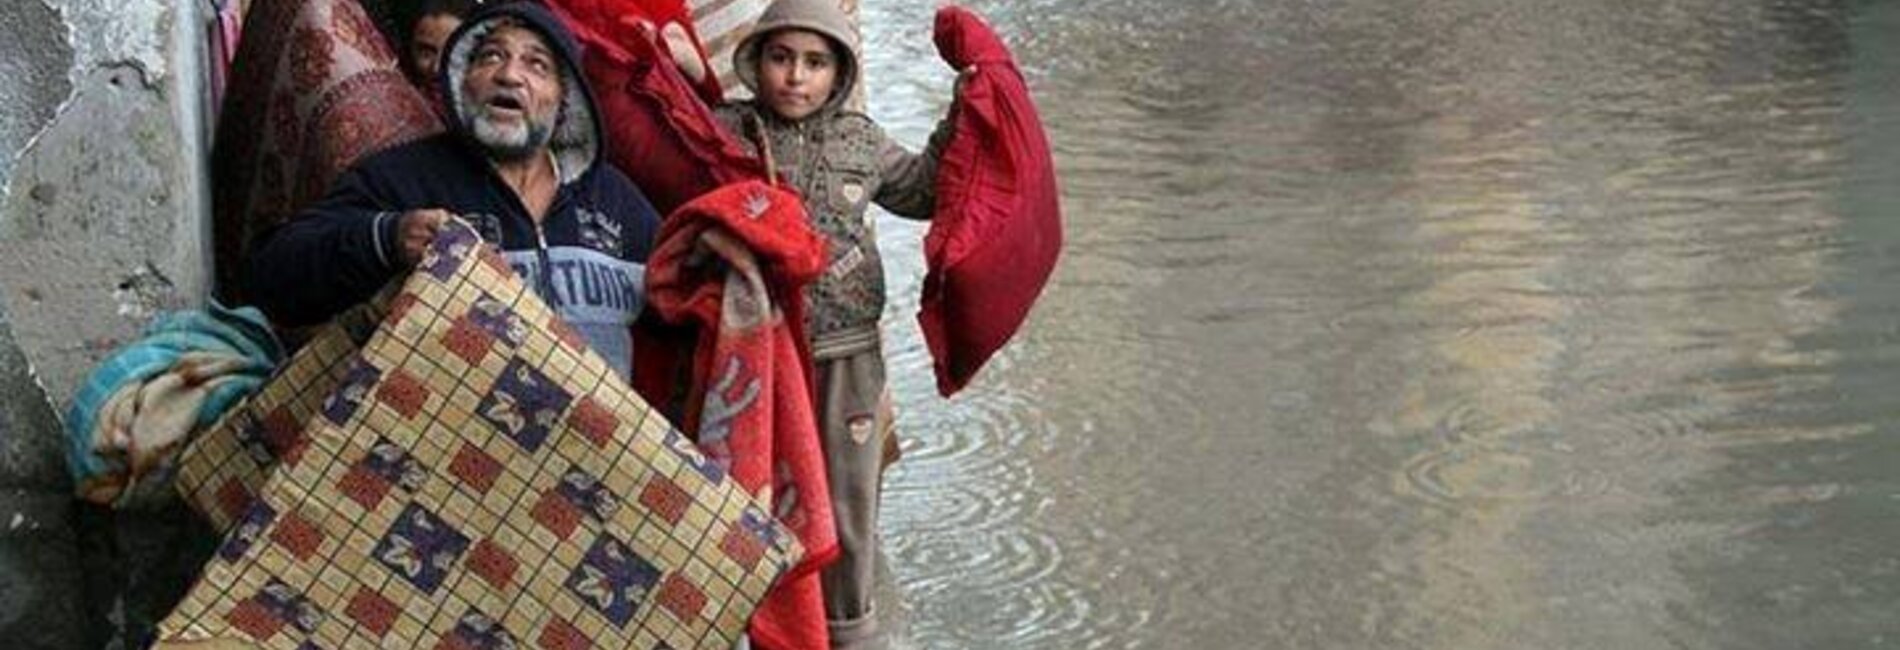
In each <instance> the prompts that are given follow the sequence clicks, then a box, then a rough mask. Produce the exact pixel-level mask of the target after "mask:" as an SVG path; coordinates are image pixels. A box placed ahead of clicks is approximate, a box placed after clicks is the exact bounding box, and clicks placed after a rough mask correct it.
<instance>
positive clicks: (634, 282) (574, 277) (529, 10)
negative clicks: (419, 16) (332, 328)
mask: <svg viewBox="0 0 1900 650" xmlns="http://www.w3.org/2000/svg"><path fill="white" fill-rule="evenodd" d="M503 15H507V16H513V17H515V18H519V19H523V20H525V21H527V22H528V23H529V24H530V25H531V26H532V27H535V28H536V29H538V31H541V32H542V34H543V36H544V37H546V38H547V39H548V40H549V41H550V42H552V43H554V45H555V46H554V48H553V49H554V50H556V53H557V55H559V56H560V57H561V59H562V62H563V64H564V65H563V72H564V74H565V75H566V79H565V82H566V85H565V88H567V89H568V92H567V93H566V97H565V98H564V106H563V109H562V117H561V121H560V123H559V124H558V125H557V126H556V128H555V134H554V138H553V140H552V144H551V149H552V151H553V153H554V157H555V160H556V161H557V162H558V164H557V167H559V168H560V176H561V180H562V183H561V185H560V188H559V189H558V190H557V192H556V194H555V197H554V202H553V203H552V204H551V206H550V207H549V209H548V212H547V214H546V215H545V217H544V219H543V220H542V223H541V226H540V228H539V229H538V230H537V228H536V227H535V223H534V220H533V218H532V217H531V216H530V215H529V213H528V211H527V208H526V207H525V206H523V205H522V203H521V201H520V199H519V198H518V197H516V195H515V194H514V192H513V190H511V189H510V188H509V187H508V186H507V184H505V183H504V182H503V181H502V180H501V177H500V176H499V175H497V174H496V172H495V170H494V168H493V166H492V165H491V164H490V163H489V162H488V158H487V156H486V154H485V153H484V152H483V150H482V149H481V147H480V145H478V144H476V143H475V142H474V141H473V140H472V138H470V137H468V136H466V135H464V134H463V132H462V129H460V128H459V126H458V128H456V129H455V130H454V131H453V132H451V133H447V134H442V135H438V136H435V137H431V138H427V139H424V140H420V141H417V142H413V143H410V144H406V145H401V146H398V147H395V148H392V149H389V150H386V151H383V152H381V153H378V154H375V155H373V156H369V157H367V158H364V159H363V160H361V161H359V162H358V163H357V164H355V165H353V166H351V167H350V169H349V170H347V171H346V172H344V173H343V174H342V175H341V176H339V177H338V179H337V181H336V183H335V185H333V186H332V187H331V189H330V191H329V194H328V195H326V196H325V197H324V198H323V199H322V200H320V201H318V202H317V203H316V204H315V205H313V206H311V207H310V208H308V209H306V210H304V211H303V212H302V213H300V214H299V215H298V216H297V217H296V218H295V219H292V220H291V221H290V222H288V223H286V224H285V225H283V226H281V227H279V228H278V229H276V230H274V231H272V232H271V233H269V234H267V235H265V237H264V239H263V240H262V241H261V242H259V245H257V246H255V247H253V249H252V253H251V255H250V258H249V260H248V262H247V268H246V270H245V271H246V272H245V294H246V295H247V296H249V297H250V298H251V299H252V300H253V301H254V302H255V303H256V304H257V306H258V307H260V308H262V309H263V310H264V312H265V313H267V314H269V315H270V317H271V318H272V320H274V321H276V322H277V323H279V324H282V325H293V326H297V325H309V324H315V323H320V322H323V321H325V320H328V319H329V318H331V317H333V316H335V315H336V314H338V313H341V312H342V311H343V310H345V309H347V308H349V307H350V306H352V305H354V304H356V303H359V302H362V301H364V300H366V299H368V298H369V297H370V296H371V295H373V294H374V293H375V292H376V291H377V290H378V289H379V288H381V287H382V286H383V285H385V284H388V283H389V282H390V281H391V280H392V279H394V278H396V277H397V276H399V275H400V274H402V273H405V272H406V269H404V268H402V267H401V265H400V263H399V262H398V261H397V260H398V259H399V258H398V243H397V236H396V232H397V223H398V222H399V221H400V216H401V214H402V213H403V212H404V211H407V210H414V209H426V208H440V209H444V210H447V211H449V212H451V213H454V214H456V215H459V216H461V217H462V218H463V219H464V220H466V221H468V222H469V223H471V224H473V225H474V226H475V228H476V230H477V231H479V232H481V234H482V238H483V239H484V240H485V241H487V242H489V243H491V244H496V245H498V246H499V248H500V249H501V250H502V254H503V256H504V257H506V258H507V259H508V261H509V263H510V264H511V265H512V266H513V267H514V268H515V271H516V272H518V273H520V274H521V275H522V276H523V277H524V278H526V279H528V280H529V282H530V283H531V285H532V286H534V287H535V288H536V291H537V293H539V294H540V295H541V297H542V298H543V299H544V300H546V301H547V302H548V303H549V304H550V305H551V306H553V307H554V309H555V311H556V312H557V313H559V314H561V316H562V317H563V318H565V319H566V320H567V321H568V322H569V323H570V324H572V325H573V326H574V327H575V329H577V330H579V331H580V332H581V334H582V335H584V336H585V337H586V338H587V339H588V342H589V343H590V344H591V345H593V347H594V348H595V350H596V351H597V352H600V353H601V355H602V356H604V357H606V358H607V360H608V361H609V362H610V363H611V365H613V366H614V367H615V368H616V370H618V371H620V373H621V374H622V376H625V375H626V374H627V367H628V364H629V362H630V361H631V359H632V348H631V346H632V343H631V339H630V338H629V335H628V327H629V326H630V325H631V324H632V322H633V320H634V319H635V318H636V317H638V316H639V314H640V311H641V308H642V306H643V304H644V295H643V294H644V291H643V283H644V280H645V272H646V267H645V262H646V259H647V255H648V253H649V252H650V251H651V249H652V246H653V242H654V237H655V235H656V234H657V231H658V229H659V215H658V214H656V213H655V212H654V209H653V206H652V204H651V203H649V202H648V201H647V199H646V197H645V196H644V195H642V194H641V193H640V190H639V188H637V187H635V186H634V184H633V182H632V181H630V180H628V179H627V177H626V176H625V175H623V174H621V173H620V171H619V170H617V169H614V168H613V167H612V166H609V165H606V164H604V163H603V162H602V161H601V156H600V151H601V147H602V142H601V137H602V132H601V129H600V128H599V125H598V123H597V120H596V118H595V115H596V111H594V110H593V100H592V96H591V94H590V92H589V91H588V89H587V87H586V86H585V82H584V80H583V79H582V77H581V75H580V74H579V73H578V67H577V65H576V64H575V62H576V61H577V60H578V58H577V55H576V52H575V49H574V45H573V41H572V39H571V38H569V37H568V36H567V34H566V33H565V31H561V27H560V26H559V24H558V23H555V22H554V20H553V18H552V17H551V16H548V15H547V14H546V12H545V10H543V9H541V8H540V7H539V6H536V5H533V4H532V3H506V4H503V5H499V6H491V7H489V8H488V9H487V10H484V11H482V12H478V13H477V14H476V15H475V16H473V17H471V18H470V20H469V21H468V22H467V23H466V24H464V25H463V27H462V28H461V30H460V31H458V32H456V34H455V35H454V36H451V37H450V39H449V43H448V45H447V48H446V50H447V51H446V53H445V57H447V58H446V59H445V61H446V63H447V65H444V66H443V67H444V68H445V69H444V75H443V77H444V78H443V81H444V83H445V84H446V85H447V86H448V87H449V88H451V89H452V90H453V91H454V92H450V93H445V96H447V97H451V98H453V100H452V101H451V105H450V109H451V112H452V113H453V114H455V115H457V116H459V115H460V114H461V112H462V108H463V107H462V102H461V101H460V100H461V98H460V94H461V93H460V92H459V84H457V83H453V82H450V81H449V80H450V79H459V78H460V77H461V71H462V70H463V69H464V68H465V66H466V63H467V55H468V53H469V52H470V51H471V50H472V49H473V47H474V45H475V44H477V43H478V42H479V40H480V37H481V36H482V35H483V34H485V33H486V32H487V31H488V29H491V28H492V25H490V21H492V20H493V19H494V18H497V17H500V16H503ZM459 121H460V120H459V117H458V118H457V122H458V125H459Z"/></svg>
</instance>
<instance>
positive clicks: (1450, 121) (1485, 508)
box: [863, 0, 1900, 650]
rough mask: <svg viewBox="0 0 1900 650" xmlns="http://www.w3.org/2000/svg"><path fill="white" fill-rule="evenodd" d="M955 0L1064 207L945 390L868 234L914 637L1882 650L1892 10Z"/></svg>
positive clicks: (941, 642)
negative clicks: (975, 355) (1020, 76)
mask: <svg viewBox="0 0 1900 650" xmlns="http://www.w3.org/2000/svg"><path fill="white" fill-rule="evenodd" d="M970 4H971V6H973V7H974V8H976V9H978V10H979V11H981V12H984V13H985V14H986V15H988V16H989V17H990V19H991V20H992V21H993V22H994V23H995V24H996V25H997V27H998V28H999V30H1000V31H1002V32H1003V33H1004V34H1005V36H1006V37H1007V38H1008V39H1009V41H1010V42H1011V43H1012V44H1013V46H1014V47H1015V48H1016V52H1017V55H1018V57H1019V58H1020V59H1021V60H1022V61H1023V62H1024V64H1025V69H1026V70H1025V72H1026V75H1027V77H1028V78H1029V81H1030V84H1031V87H1032V90H1033V91H1034V93H1035V96H1036V99H1037V100H1038V102H1039V105H1040V107H1041V110H1042V112H1043V117H1044V119H1045V120H1046V122H1047V125H1048V129H1049V133H1050V137H1051V140H1052V141H1053V143H1054V146H1055V148H1056V159H1057V163H1058V166H1059V169H1060V177H1061V183H1062V199H1063V207H1064V216H1065V219H1066V226H1067V232H1068V237H1069V239H1068V244H1067V248H1066V249H1065V251H1064V257H1063V259H1062V263H1061V265H1060V267H1059V269H1058V270H1057V272H1056V275H1055V277H1054V279H1053V281H1052V283H1051V285H1050V287H1049V289H1048V290H1047V292H1046V294H1045V295H1044V298H1043V299H1042V302H1041V303H1040V304H1039V305H1038V307H1037V309H1036V312H1035V314H1034V315H1033V317H1032V319H1031V321H1030V323H1029V324H1028V325H1027V327H1026V328H1025V330H1024V331H1023V332H1022V333H1021V334H1019V336H1018V338H1017V340H1016V341H1015V342H1014V343H1013V344H1012V345H1011V347H1010V348H1008V349H1007V350H1006V352H1005V353H1004V354H1003V355H1001V356H1000V357H999V358H998V359H997V360H996V361H994V362H992V365H991V366H990V367H989V368H987V369H985V371H984V373H983V374H982V375H980V376H979V378H978V380H977V382H976V383H975V385H974V386H973V387H972V388H971V389H969V390H968V391H967V392H965V393H964V394H961V395H959V396H957V397H956V398H955V399H952V400H949V401H945V400H942V399H939V398H938V397H936V395H935V393H934V391H933V388H932V383H931V379H930V374H929V359H928V356H927V354H926V352H925V351H924V349H923V347H922V344H921V338H920V336H919V335H918V332H917V328H916V325H915V322H914V318H913V317H914V314H915V309H916V307H915V305H916V293H917V286H918V284H919V282H920V280H921V274H922V269H921V262H920V254H919V253H918V250H919V241H920V239H921V237H922V233H923V229H922V228H920V227H917V226H914V225H911V224H907V223H900V222H898V221H897V220H895V219H885V220H884V221H882V222H881V224H882V225H881V227H882V228H883V229H884V230H883V232H882V233H881V237H882V238H883V242H884V246H885V247H886V251H887V252H886V255H887V260H888V262H887V263H888V264H890V265H891V272H892V276H893V281H892V291H893V300H894V305H893V307H892V311H891V313H890V314H889V315H888V318H887V322H888V323H890V324H891V327H890V328H889V332H888V334H887V337H888V339H889V341H890V346H891V351H890V355H891V357H892V365H893V368H894V370H893V373H894V375H895V377H896V379H895V381H896V389H897V391H898V398H899V404H900V410H901V417H902V421H901V427H902V431H903V433H904V435H905V436H906V445H907V447H906V448H907V450H908V456H907V458H906V459H905V460H904V462H902V463H901V464H900V465H899V466H897V467H896V468H895V469H893V470H892V472H893V473H892V474H891V475H890V476H889V479H888V492H887V494H886V496H885V502H884V504H885V510H884V512H885V521H884V524H883V529H884V531H885V534H886V536H887V540H886V546H887V550H888V551H889V555H890V559H891V562H892V565H893V572H894V573H895V575H896V580H897V584H898V586H899V588H900V589H901V590H902V592H903V594H904V599H905V603H904V608H905V610H906V611H907V613H908V616H907V619H908V621H909V627H910V633H909V639H910V642H911V643H912V644H914V645H915V646H917V647H921V648H1342V649H1346V648H1350V649H1359V648H1444V649H1461V650H1462V649H1487V648H1513V649H1515V648H1581V649H1599V648H1600V649H1611V648H1614V649H1647V648H1721V649H1730V648H1751V649H1752V648H1760V649H1789V648H1882V647H1900V2H1872V1H1864V0H1839V1H1820V0H1815V1H1798V0H1660V1H1657V0H1642V1H1636V0H1583V1H1579V0H1413V1H1406V2H1393V1H1390V0H1327V1H1324V2H1321V1H1314V0H1251V1H1238V0H1236V1H1229V0H1184V1H1182V2H1151V1H1146V0H975V1H974V2H971V3H970ZM934 6H935V2H931V1H928V0H902V1H900V0H890V1H888V2H866V3H864V15H863V19H864V29H865V32H866V36H867V45H868V48H869V49H870V58H869V61H868V66H867V69H868V75H869V78H870V81H871V83H872V84H873V92H872V93H871V95H870V107H871V111H872V113H873V115H875V116H876V117H878V118H879V119H880V120H881V121H882V122H883V123H884V124H885V125H886V126H887V128H889V129H890V130H891V131H892V132H893V133H894V134H896V135H897V136H898V137H899V138H900V139H903V140H905V141H907V142H910V143H913V144H916V143H921V142H922V141H923V139H924V137H925V135H926V134H927V133H928V132H929V129H930V127H931V125H932V123H933V121H934V119H935V117H936V115H938V114H940V112H941V111H942V110H943V108H944V105H945V99H946V93H947V91H948V88H949V82H950V77H951V75H950V73H949V71H947V70H945V69H943V65H942V63H940V62H939V60H938V59H936V57H935V55H934V51H933V50H932V48H931V45H930V40H929V31H928V30H929V17H930V14H931V11H932V10H933V8H934Z"/></svg>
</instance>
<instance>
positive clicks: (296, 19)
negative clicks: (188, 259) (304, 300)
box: [211, 0, 442, 304]
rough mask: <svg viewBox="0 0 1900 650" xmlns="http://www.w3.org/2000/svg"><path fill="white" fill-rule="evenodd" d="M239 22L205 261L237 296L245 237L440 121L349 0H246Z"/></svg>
mask: <svg viewBox="0 0 1900 650" xmlns="http://www.w3.org/2000/svg"><path fill="white" fill-rule="evenodd" d="M244 30H245V33H246V34H247V35H248V36H247V37H245V38H243V39H242V40H240V41H239V45H238V50H237V53H236V56H235V57H234V59H233V62H232V67H231V71H230V78H229V79H228V80H227V83H228V85H227V86H226V89H225V95H224V106H223V108H222V110H221V111H220V112H219V115H218V127H217V137H216V139H215V142H214V146H213V150H212V155H211V174H212V185H211V200H212V240H213V259H214V264H215V268H216V275H217V279H218V286H219V293H220V294H221V295H223V296H224V297H226V298H236V297H237V296H236V290H237V287H238V282H237V273H238V270H239V269H240V268H241V267H242V266H243V264H242V262H243V259H244V252H245V250H246V247H248V246H249V245H250V243H251V240H252V239H254V238H255V237H257V236H258V235H259V234H261V233H263V232H264V231H266V230H269V229H270V228H271V227H273V226H275V225H277V224H278V223H281V222H283V221H284V220H286V219H289V218H291V217H292V216H294V215H296V214H297V211H298V210H300V209H302V208H303V207H304V206H306V205H309V204H310V202H311V201H314V200H316V199H317V198H320V197H322V196H323V194H324V192H325V191H327V190H328V189H329V186H330V182H331V181H332V180H335V179H336V177H337V175H338V174H340V173H342V172H343V170H344V169H345V168H347V167H349V166H350V165H351V164H352V163H354V162H356V160H357V159H358V158H361V157H363V156H365V155H368V154H371V153H375V152H377V151H381V150H383V149H386V148H388V147H392V146H395V145H398V144H402V143H405V142H409V141H411V140H416V139H419V138H421V137H423V136H427V135H431V134H434V133H437V132H439V131H441V130H442V125H441V123H440V122H439V121H438V120H437V119H436V116H435V113H434V112H433V111H432V110H430V108H429V103H428V100H426V99H425V98H424V97H423V96H422V93H420V92H418V91H417V90H416V89H415V87H414V86H411V85H409V82H408V81H407V80H406V79H404V78H403V76H402V73H401V72H400V71H399V68H398V66H397V59H396V54H395V52H394V51H393V50H391V49H390V47H389V44H388V43H386V42H384V40H383V36H382V33H381V32H379V31H377V29H376V26H375V24H374V23H372V22H371V21H370V19H369V16H367V15H365V14H364V13H363V9H362V7H361V6H359V5H358V4H357V3H356V2H354V0H308V1H305V0H257V2H256V3H255V4H253V5H252V6H251V8H250V12H249V14H248V15H246V16H245V20H244ZM239 302H241V301H235V302H233V304H238V303H239Z"/></svg>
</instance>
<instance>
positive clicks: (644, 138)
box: [548, 0, 765, 214]
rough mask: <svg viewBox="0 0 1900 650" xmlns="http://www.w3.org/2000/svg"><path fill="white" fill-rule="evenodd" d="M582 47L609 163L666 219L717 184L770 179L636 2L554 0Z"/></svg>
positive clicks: (559, 12) (556, 7) (585, 72)
mask: <svg viewBox="0 0 1900 650" xmlns="http://www.w3.org/2000/svg"><path fill="white" fill-rule="evenodd" d="M548 4H549V5H550V6H551V7H553V8H554V10H555V15H557V16H559V17H560V18H561V21H562V22H563V23H565V24H566V25H567V27H568V30H569V31H571V32H573V34H574V37H575V39H576V40H578V41H580V43H581V49H582V54H581V69H582V71H583V73H584V74H586V75H587V79H588V82H589V85H591V86H592V87H593V89H594V102H595V103H596V104H597V105H598V106H597V108H598V109H599V110H600V114H601V125H602V128H604V129H606V130H607V145H608V146H607V151H606V157H607V161H608V162H609V163H611V164H613V165H614V166H615V167H618V168H619V169H620V171H621V172H622V173H624V174H626V175H627V177H628V178H631V179H633V182H634V183H635V184H638V185H639V186H640V189H641V191H643V192H645V193H646V195H647V198H648V199H649V200H651V201H653V206H654V207H655V208H658V209H659V211H660V213H661V214H667V213H671V212H672V211H673V210H674V209H675V208H678V207H679V206H681V205H684V204H685V203H686V202H687V201H689V200H691V199H693V198H694V197H697V196H699V195H700V194H703V193H705V192H707V191H710V190H712V189H713V188H715V187H718V186H720V185H724V184H726V183H730V182H733V181H738V180H743V179H747V178H764V177H765V170H764V166H763V165H761V164H759V163H758V162H757V161H755V160H754V159H753V158H752V157H750V156H748V155H746V153H745V150H744V149H742V148H740V146H739V143H737V142H735V141H733V140H732V139H731V137H730V136H727V135H726V134H725V132H724V131H723V130H722V129H721V128H720V126H719V123H718V122H717V121H716V120H715V118H713V115H712V109H711V108H709V107H708V106H707V104H706V102H705V101H704V99H703V98H702V97H701V96H700V95H699V93H698V91H697V89H696V88H695V87H694V86H693V84H692V82H690V81H688V80H687V79H686V78H685V77H684V76H682V75H681V74H680V71H679V69H678V68H677V67H676V66H674V65H673V63H672V62H671V61H669V60H668V59H667V55H666V52H665V51H664V49H663V46H661V45H660V44H659V43H657V42H655V41H653V40H651V39H650V38H648V37H647V36H646V35H645V34H643V33H642V32H641V31H640V29H639V28H638V27H637V25H636V22H637V20H638V18H637V17H636V16H631V15H629V16H623V15H621V14H615V13H611V12H612V11H617V10H620V9H622V8H623V5H628V4H638V3H634V2H631V0H550V2H549V3H548Z"/></svg>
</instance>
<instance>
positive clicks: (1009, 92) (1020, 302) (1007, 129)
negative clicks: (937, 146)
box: [917, 6, 1062, 397]
mask: <svg viewBox="0 0 1900 650" xmlns="http://www.w3.org/2000/svg"><path fill="white" fill-rule="evenodd" d="M936 42H937V52H938V54H939V55H940V56H942V57H943V59H944V61H946V62H948V63H949V64H950V66H951V67H953V68H956V69H958V70H962V69H965V68H967V67H969V66H972V65H974V66H976V70H975V72H974V73H973V74H972V75H971V76H970V77H969V78H967V79H965V80H964V82H963V89H962V91H961V93H959V96H958V97H957V99H956V108H955V117H954V118H953V119H954V121H955V124H954V129H955V131H954V134H953V135H952V136H951V138H950V141H949V144H948V145H947V146H945V147H944V149H943V154H942V158H941V160H940V161H939V162H938V167H937V205H936V213H935V216H933V217H932V218H931V224H930V231H929V233H928V234H927V235H925V237H924V258H925V262H926V263H927V264H928V266H929V271H928V273H927V274H926V275H925V276H924V286H923V298H922V309H921V311H919V312H918V314H917V322H918V324H919V325H921V326H922V327H923V331H924V341H925V343H927V344H928V345H929V347H930V354H931V356H932V357H933V358H934V359H935V361H936V363H935V368H936V375H937V392H938V393H941V394H942V395H943V396H945V397H949V396H950V395H951V394H952V393H955V392H957V391H958V390H961V389H962V388H963V387H964V385H966V384H968V383H969V381H970V378H971V377H972V376H974V375H975V374H976V371H977V370H978V369H979V368H982V367H983V364H984V362H986V361H988V360H989V358H990V356H991V355H993V354H995V353H996V351H997V350H998V349H1000V348H1002V347H1003V344H1004V343H1007V342H1009V339H1010V337H1011V336H1012V335H1014V334H1015V333H1016V329H1017V328H1018V327H1021V326H1022V323H1023V319H1024V318H1026V317H1027V316H1028V315H1029V308H1030V306H1031V305H1033V304H1035V302H1036V297H1037V296H1039V295H1041V293H1042V287H1043V285H1044V284H1045V283H1047V282H1048V280H1049V274H1050V273H1051V272H1053V271H1054V270H1055V265H1056V257H1057V256H1058V254H1059V253H1060V251H1061V249H1062V215H1061V208H1060V206H1058V205H1057V200H1056V176H1055V163H1054V161H1053V160H1052V159H1051V158H1050V156H1049V141H1048V138H1047V137H1046V136H1044V135H1043V130H1042V120H1041V118H1040V117H1038V116H1037V114H1036V106H1035V104H1034V103H1033V102H1031V101H1030V99H1029V89H1028V87H1027V86H1026V85H1025V84H1024V83H1023V77H1022V73H1021V72H1020V71H1018V70H1017V68H1016V63H1015V60H1014V59H1013V58H1012V57H1011V56H1010V53H1009V48H1008V47H1006V46H1004V45H1003V41H1002V40H1001V39H999V38H997V36H996V33H995V32H994V31H992V30H991V29H990V27H989V25H987V24H984V22H983V20H982V19H981V18H979V17H977V15H976V14H974V13H972V12H970V11H969V10H967V9H963V8H961V7H955V6H948V7H944V8H942V9H939V10H938V11H937V20H936Z"/></svg>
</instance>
